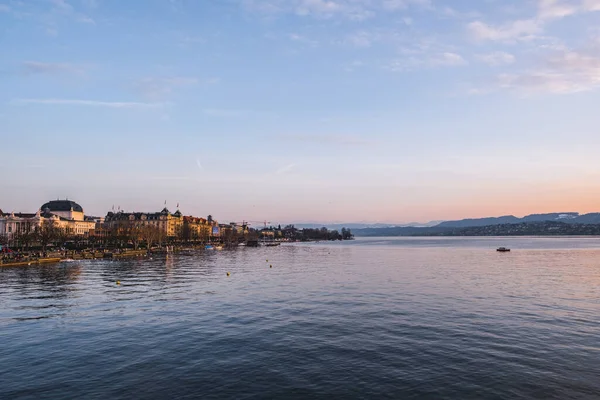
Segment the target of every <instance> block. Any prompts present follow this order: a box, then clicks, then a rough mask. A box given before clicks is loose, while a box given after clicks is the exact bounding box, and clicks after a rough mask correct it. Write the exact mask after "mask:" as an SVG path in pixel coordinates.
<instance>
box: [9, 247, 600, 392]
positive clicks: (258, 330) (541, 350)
mask: <svg viewBox="0 0 600 400" xmlns="http://www.w3.org/2000/svg"><path fill="white" fill-rule="evenodd" d="M599 244H600V239H596V238H582V239H561V238H548V239H545V238H544V239H539V238H538V239H536V238H475V239H473V238H448V239H446V238H425V239H423V238H418V239H412V238H400V239H397V238H392V239H390V238H383V239H382V238H377V239H359V240H356V241H353V242H347V243H316V244H307V245H301V244H298V245H287V246H281V247H274V248H258V249H238V250H234V251H223V252H199V253H190V254H176V255H170V256H169V257H168V258H165V257H154V258H152V259H142V260H123V261H112V260H96V261H92V260H88V261H80V262H72V263H63V264H59V265H52V266H44V267H37V266H36V267H28V268H7V269H2V270H0V304H1V305H2V307H0V332H2V339H1V340H2V346H0V398H3V399H4V398H32V399H34V398H40V397H45V398H86V399H90V398H102V399H104V398H124V399H125V398H165V397H173V398H178V397H184V396H189V397H194V398H223V397H226V398H227V397H230V398H241V397H249V398H276V397H280V398H306V397H322V398H331V397H339V398H364V397H378V398H380V397H387V398H411V397H413V398H461V399H464V398H532V397H538V398H556V399H565V398H594V397H600V381H599V380H598V379H597V377H598V376H600V363H599V362H598V360H600V341H599V339H598V332H600V322H599V320H598V315H600V261H599V260H600V245H599ZM498 246H507V247H511V248H512V249H513V252H511V253H509V254H500V253H497V252H495V251H494V249H495V247H498ZM267 260H268V261H267ZM270 265H273V268H269V266H270ZM226 272H230V276H229V277H228V276H227V274H226ZM117 281H120V282H121V284H120V285H117V284H116V282H117Z"/></svg>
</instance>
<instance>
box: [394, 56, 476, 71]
mask: <svg viewBox="0 0 600 400" xmlns="http://www.w3.org/2000/svg"><path fill="white" fill-rule="evenodd" d="M467 64H468V62H467V60H465V59H464V58H463V57H462V56H461V55H460V54H457V53H453V52H444V53H438V54H426V55H423V56H421V57H419V56H409V57H404V58H397V59H394V60H392V61H391V62H389V63H387V64H385V65H384V68H385V69H387V70H389V71H393V72H402V71H412V70H415V69H420V68H438V67H460V66H464V65H467Z"/></svg>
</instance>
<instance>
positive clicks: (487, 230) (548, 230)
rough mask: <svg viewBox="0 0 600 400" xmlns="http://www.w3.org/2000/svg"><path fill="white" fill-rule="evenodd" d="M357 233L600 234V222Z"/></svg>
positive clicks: (364, 231)
mask: <svg viewBox="0 0 600 400" xmlns="http://www.w3.org/2000/svg"><path fill="white" fill-rule="evenodd" d="M357 235H358V236H549V235H555V236H593V235H600V224H573V223H564V222H553V221H545V222H522V223H517V224H499V225H486V226H471V227H454V228H453V227H441V226H434V227H429V228H413V227H397V228H367V229H359V230H358V231H357Z"/></svg>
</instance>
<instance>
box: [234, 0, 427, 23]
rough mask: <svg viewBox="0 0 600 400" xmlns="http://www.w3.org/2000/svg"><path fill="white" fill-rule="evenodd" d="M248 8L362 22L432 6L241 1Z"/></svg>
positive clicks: (368, 0) (416, 2)
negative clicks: (375, 17)
mask: <svg viewBox="0 0 600 400" xmlns="http://www.w3.org/2000/svg"><path fill="white" fill-rule="evenodd" d="M243 4H244V5H245V7H246V8H247V9H250V10H253V11H257V12H262V13H268V14H295V15H297V16H300V17H315V18H324V19H327V18H334V17H341V18H344V19H348V20H354V21H363V20H365V19H368V18H372V17H374V16H375V15H377V14H378V13H382V14H383V13H390V12H396V11H403V10H405V9H407V8H409V7H413V6H415V7H420V8H424V9H432V8H433V6H432V3H431V1H430V0H243Z"/></svg>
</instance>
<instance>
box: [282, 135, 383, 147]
mask: <svg viewBox="0 0 600 400" xmlns="http://www.w3.org/2000/svg"><path fill="white" fill-rule="evenodd" d="M271 137H272V138H274V139H277V140H282V141H293V142H305V143H316V144H332V145H346V146H361V145H367V144H373V143H374V142H373V141H372V140H368V139H365V138H363V137H359V136H354V135H332V134H323V135H319V134H312V133H307V134H287V135H273V136H271Z"/></svg>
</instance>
